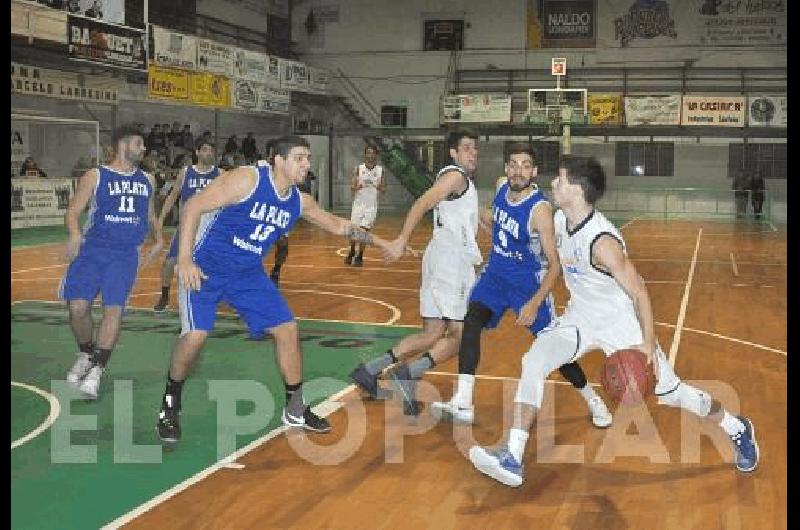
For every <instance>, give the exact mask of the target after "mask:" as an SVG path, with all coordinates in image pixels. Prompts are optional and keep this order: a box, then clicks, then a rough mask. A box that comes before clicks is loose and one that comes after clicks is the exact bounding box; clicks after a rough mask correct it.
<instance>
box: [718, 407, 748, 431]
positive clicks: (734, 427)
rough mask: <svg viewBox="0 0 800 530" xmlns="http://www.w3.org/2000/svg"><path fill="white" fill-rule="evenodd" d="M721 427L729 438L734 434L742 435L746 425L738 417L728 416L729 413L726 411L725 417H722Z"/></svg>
mask: <svg viewBox="0 0 800 530" xmlns="http://www.w3.org/2000/svg"><path fill="white" fill-rule="evenodd" d="M719 426H720V427H722V430H724V431H725V432H726V433H727V435H728V436H733V435H734V434H737V433H740V432H742V431H743V430H744V423H742V422H741V420H740V419H739V418H737V417H736V416H731V415H730V414H728V411H727V410H726V411H725V415H724V416H723V417H722V421H721V422H719Z"/></svg>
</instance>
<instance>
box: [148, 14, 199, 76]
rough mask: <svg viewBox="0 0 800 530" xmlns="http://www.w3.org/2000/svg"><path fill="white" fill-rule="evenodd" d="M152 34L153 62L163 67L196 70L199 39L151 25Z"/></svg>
mask: <svg viewBox="0 0 800 530" xmlns="http://www.w3.org/2000/svg"><path fill="white" fill-rule="evenodd" d="M150 28H151V33H152V37H153V40H152V43H153V48H152V53H151V60H152V61H153V62H154V63H156V64H158V65H161V66H171V67H173V68H183V69H185V70H195V67H196V64H197V39H196V38H195V37H192V36H190V35H183V34H181V33H176V32H174V31H170V30H168V29H164V28H161V27H159V26H154V25H150Z"/></svg>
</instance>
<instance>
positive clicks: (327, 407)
mask: <svg viewBox="0 0 800 530" xmlns="http://www.w3.org/2000/svg"><path fill="white" fill-rule="evenodd" d="M355 388H356V386H355V385H348V386H346V387H345V388H344V389H342V390H341V391H340V392H337V393H336V394H334V395H332V396H331V397H329V398H328V399H326V400H325V401H323V402H321V403H320V404H319V405H317V406H315V407H313V408H312V410H313V411H314V413H315V414H317V415H318V416H320V417H323V418H324V417H326V416H329V415H331V414H333V413H334V412H335V411H337V410H339V409H340V408H341V407H342V406H343V403H342V402H341V401H338V400H339V399H340V398H341V397H343V396H344V395H346V394H348V393H350V392H351V391H353V390H355ZM286 430H288V428H287V427H286V426H285V425H284V426H281V427H277V428H275V429H273V430H271V431H269V432H268V433H266V434H264V436H262V437H261V438H259V439H257V440H253V441H252V442H250V443H249V444H247V445H246V446H244V447H242V448H241V449H239V450H238V451H234V452H233V453H231V454H230V455H228V456H226V457H224V458H222V459H221V460H219V461H218V462H216V463H215V464H212V465H211V466H209V467H207V468H205V469H203V470H202V471H200V472H199V473H196V474H194V475H193V476H191V477H189V478H187V479H186V480H184V481H183V482H181V483H180V484H177V485H175V486H173V487H172V488H170V489H168V490H167V491H165V492H163V493H161V494H160V495H158V496H156V497H153V498H152V499H150V500H149V501H147V502H146V503H144V504H142V505H140V506H137V507H136V508H134V509H133V510H131V511H129V512H128V513H126V514H124V515H122V516H120V517H118V518H116V519H114V520H113V521H111V522H110V523H107V524H105V525H103V526H102V527H101V530H104V529H106V528H109V529H111V528H119V527H120V526H122V525H125V524H128V523H129V522H131V521H133V520H134V519H136V518H137V517H139V516H140V515H142V514H144V513H146V512H148V511H150V510H152V509H153V508H155V507H156V506H158V505H159V504H161V503H163V502H164V501H166V500H168V499H170V498H171V497H174V496H175V495H177V494H178V493H180V492H182V491H184V490H186V489H188V488H190V487H191V486H193V485H194V484H197V483H198V482H200V481H202V480H203V479H205V478H206V477H208V476H209V475H212V474H214V473H216V472H217V471H218V470H219V469H223V468H226V467H229V466H230V465H231V464H234V467H235V468H236V467H238V466H240V465H242V464H238V463H237V462H236V460H238V459H240V458H241V457H243V456H244V455H245V454H247V453H249V452H250V451H252V450H253V449H255V448H257V447H258V446H260V445H263V444H264V443H266V442H268V441H269V440H271V439H273V438H275V437H276V436H278V435H280V434H283V433H284V432H285V431H286Z"/></svg>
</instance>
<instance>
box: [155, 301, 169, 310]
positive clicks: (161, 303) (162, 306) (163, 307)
mask: <svg viewBox="0 0 800 530" xmlns="http://www.w3.org/2000/svg"><path fill="white" fill-rule="evenodd" d="M168 305H169V299H167V298H159V300H158V303H157V304H156V305H154V306H153V311H155V312H156V313H163V312H164V311H166V310H167V306H168Z"/></svg>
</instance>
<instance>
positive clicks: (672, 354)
mask: <svg viewBox="0 0 800 530" xmlns="http://www.w3.org/2000/svg"><path fill="white" fill-rule="evenodd" d="M702 235H703V229H702V228H701V229H699V230H698V231H697V243H695V245H694V255H693V256H692V264H691V266H690V267H689V278H687V279H686V289H684V290H683V300H681V310H680V312H679V313H678V323H677V324H676V325H675V334H674V335H673V336H672V346H671V347H670V349H669V364H670V366H672V367H673V368H675V358H676V357H677V356H678V346H679V345H680V343H681V329H682V328H683V321H684V320H685V319H686V307H687V306H688V305H689V292H690V291H691V289H692V279H693V278H694V266H695V265H696V264H697V252H698V251H699V250H700V237H701V236H702Z"/></svg>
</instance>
